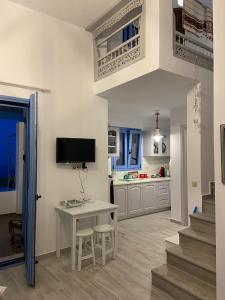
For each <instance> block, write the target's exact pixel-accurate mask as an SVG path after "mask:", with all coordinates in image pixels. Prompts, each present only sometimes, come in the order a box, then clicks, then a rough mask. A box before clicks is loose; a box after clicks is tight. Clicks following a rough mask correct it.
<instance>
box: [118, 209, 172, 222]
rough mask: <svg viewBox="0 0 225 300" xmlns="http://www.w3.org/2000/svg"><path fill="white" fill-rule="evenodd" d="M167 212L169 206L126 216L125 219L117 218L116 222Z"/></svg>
mask: <svg viewBox="0 0 225 300" xmlns="http://www.w3.org/2000/svg"><path fill="white" fill-rule="evenodd" d="M168 210H171V206H167V207H163V208H157V209H154V210H146V211H142V212H140V213H137V214H133V215H129V216H126V217H119V218H118V220H119V221H123V220H127V219H132V218H137V217H141V216H146V215H152V214H156V213H160V212H163V211H168Z"/></svg>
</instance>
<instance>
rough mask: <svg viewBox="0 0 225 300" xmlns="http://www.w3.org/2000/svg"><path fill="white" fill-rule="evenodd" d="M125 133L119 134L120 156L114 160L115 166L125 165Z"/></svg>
mask: <svg viewBox="0 0 225 300" xmlns="http://www.w3.org/2000/svg"><path fill="white" fill-rule="evenodd" d="M125 137H126V135H125V133H123V132H121V133H120V155H119V157H118V158H117V160H116V165H117V166H124V165H125V164H126V161H125Z"/></svg>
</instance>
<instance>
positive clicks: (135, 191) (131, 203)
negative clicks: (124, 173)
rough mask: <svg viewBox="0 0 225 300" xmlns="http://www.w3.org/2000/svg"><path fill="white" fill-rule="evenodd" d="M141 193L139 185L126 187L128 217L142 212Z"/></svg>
mask: <svg viewBox="0 0 225 300" xmlns="http://www.w3.org/2000/svg"><path fill="white" fill-rule="evenodd" d="M141 192H142V187H141V184H137V185H130V186H128V187H127V208H128V215H133V214H137V213H140V212H141V211H142V205H141V204H142V203H141V200H142V199H141V198H142V197H141V196H142V195H141Z"/></svg>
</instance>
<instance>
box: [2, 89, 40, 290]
mask: <svg viewBox="0 0 225 300" xmlns="http://www.w3.org/2000/svg"><path fill="white" fill-rule="evenodd" d="M0 105H1V106H3V105H4V106H5V107H9V108H18V107H19V108H21V109H23V111H24V116H25V117H24V118H25V119H24V123H25V145H24V146H25V147H24V150H25V151H24V152H25V153H24V172H23V175H24V178H23V208H22V209H23V212H22V214H23V222H22V224H23V225H22V237H23V245H24V257H22V258H20V259H12V260H9V261H7V262H6V263H4V265H2V267H7V266H9V265H10V266H13V265H17V264H18V263H24V261H25V267H26V277H27V283H28V285H30V286H34V285H35V238H36V200H37V191H36V189H37V187H36V186H37V182H36V181H37V109H36V107H37V95H31V97H30V99H25V98H16V97H8V96H1V95H0ZM0 267H1V265H0Z"/></svg>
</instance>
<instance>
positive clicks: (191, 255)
mask: <svg viewBox="0 0 225 300" xmlns="http://www.w3.org/2000/svg"><path fill="white" fill-rule="evenodd" d="M166 251H167V253H170V254H172V255H175V256H177V257H179V258H182V259H184V260H185V261H188V262H190V263H192V264H194V265H197V266H199V267H201V268H203V269H206V270H208V271H210V272H212V273H216V259H215V257H213V256H211V255H205V254H204V253H202V252H201V253H199V252H196V251H193V250H190V249H187V248H184V247H180V246H174V247H170V248H169V249H167V250H166Z"/></svg>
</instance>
